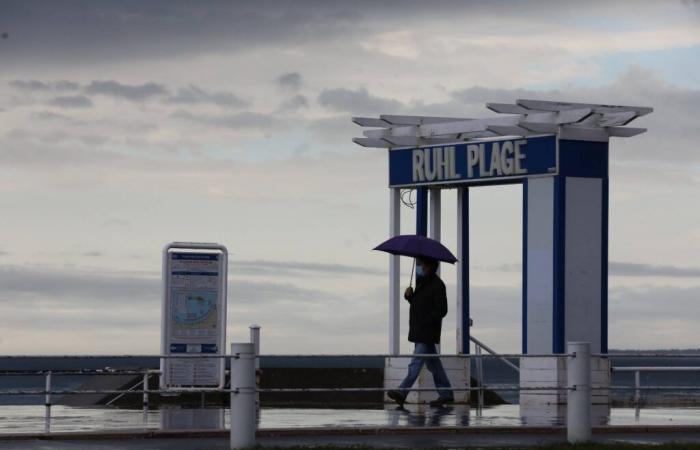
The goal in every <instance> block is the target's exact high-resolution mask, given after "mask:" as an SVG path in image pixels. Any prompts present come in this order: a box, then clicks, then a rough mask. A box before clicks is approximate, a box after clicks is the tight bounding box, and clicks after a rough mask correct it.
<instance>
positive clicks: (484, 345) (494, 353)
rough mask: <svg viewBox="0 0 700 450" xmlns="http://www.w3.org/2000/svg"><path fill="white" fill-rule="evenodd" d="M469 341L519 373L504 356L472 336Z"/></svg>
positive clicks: (480, 355)
mask: <svg viewBox="0 0 700 450" xmlns="http://www.w3.org/2000/svg"><path fill="white" fill-rule="evenodd" d="M469 340H471V341H472V342H473V343H475V344H476V345H478V346H479V347H481V348H483V349H484V350H486V351H487V352H489V353H490V354H491V356H496V357H498V359H500V360H501V361H503V362H504V363H506V364H507V365H508V366H510V367H512V368H513V369H514V370H515V371H517V372H518V373H520V367H518V366H516V365H515V364H513V363H512V362H510V361H508V360H507V359H506V358H505V356H506V355H499V354H498V353H496V351H495V350H493V349H491V348H490V347H489V346H487V345H486V344H484V343H483V342H481V341H480V340H478V339H477V338H475V337H474V336H471V335H470V336H469ZM483 356H485V355H482V354H479V357H483ZM522 356H527V355H521V357H522ZM531 356H534V355H531ZM562 356H565V355H562ZM567 356H568V355H567Z"/></svg>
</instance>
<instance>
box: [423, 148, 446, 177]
mask: <svg viewBox="0 0 700 450" xmlns="http://www.w3.org/2000/svg"><path fill="white" fill-rule="evenodd" d="M440 150H442V149H440ZM423 152H424V153H425V179H426V180H428V181H434V180H435V176H436V175H437V167H436V164H435V157H434V156H433V158H431V157H430V156H431V155H430V149H427V148H426V149H424V150H423ZM434 153H435V152H433V155H434ZM441 153H442V152H441ZM431 162H432V164H431Z"/></svg>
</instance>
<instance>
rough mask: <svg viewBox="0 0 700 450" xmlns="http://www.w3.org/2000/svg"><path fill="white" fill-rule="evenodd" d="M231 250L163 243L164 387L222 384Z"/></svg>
mask: <svg viewBox="0 0 700 450" xmlns="http://www.w3.org/2000/svg"><path fill="white" fill-rule="evenodd" d="M227 266H228V250H227V249H226V247H224V246H223V245H219V244H200V243H191V242H173V243H171V244H168V245H166V246H165V248H164V249H163V299H162V301H163V303H162V317H161V354H163V355H175V356H181V357H178V358H163V359H161V363H160V369H161V379H160V386H161V389H183V390H186V389H187V388H193V387H196V388H203V387H211V388H212V389H223V387H224V382H225V381H224V370H225V364H224V359H223V358H221V357H216V358H206V357H204V356H205V355H212V356H214V355H216V356H221V355H224V354H225V352H226V286H227V273H228V267H227Z"/></svg>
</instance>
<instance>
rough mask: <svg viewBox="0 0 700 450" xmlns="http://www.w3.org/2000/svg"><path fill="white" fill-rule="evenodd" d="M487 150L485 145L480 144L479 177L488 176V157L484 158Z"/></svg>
mask: <svg viewBox="0 0 700 450" xmlns="http://www.w3.org/2000/svg"><path fill="white" fill-rule="evenodd" d="M485 152H486V150H485V149H484V144H479V177H483V176H486V161H485V160H486V157H485V156H484V153H485Z"/></svg>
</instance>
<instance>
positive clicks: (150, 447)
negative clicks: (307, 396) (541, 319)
mask: <svg viewBox="0 0 700 450" xmlns="http://www.w3.org/2000/svg"><path fill="white" fill-rule="evenodd" d="M564 440H565V435H564V433H563V432H561V433H558V434H533V433H522V434H519V433H503V434H499V433H479V434H468V435H464V434H462V435H458V434H448V435H437V434H410V435H381V436H285V437H274V438H273V437H267V438H260V439H258V444H259V445H261V446H263V447H293V446H319V445H334V446H341V447H345V446H347V447H350V446H358V445H363V446H371V447H376V448H435V447H444V448H464V447H513V448H515V447H536V446H540V445H550V444H555V443H561V442H564ZM593 440H594V442H601V443H603V442H604V443H620V444H622V443H625V444H643V445H656V444H660V443H664V442H670V441H674V442H685V443H695V444H700V433H641V434H640V433H604V434H600V435H594V439H593ZM0 449H2V450H10V449H12V450H15V449H16V450H28V449H33V450H69V449H76V450H84V449H94V450H194V449H197V450H203V449H207V450H225V449H228V439H227V438H223V437H202V438H149V439H112V440H89V441H85V440H62V441H41V440H27V441H16V442H3V441H0Z"/></svg>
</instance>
